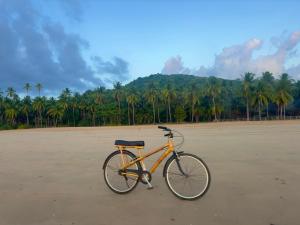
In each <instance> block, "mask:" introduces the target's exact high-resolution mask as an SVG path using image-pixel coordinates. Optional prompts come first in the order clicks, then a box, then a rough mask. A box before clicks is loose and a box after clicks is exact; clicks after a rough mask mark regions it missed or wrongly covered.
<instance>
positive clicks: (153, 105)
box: [152, 101, 155, 124]
mask: <svg viewBox="0 0 300 225" xmlns="http://www.w3.org/2000/svg"><path fill="white" fill-rule="evenodd" d="M152 107H153V124H155V104H154V101H153V102H152Z"/></svg>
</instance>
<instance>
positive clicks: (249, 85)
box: [242, 72, 255, 120]
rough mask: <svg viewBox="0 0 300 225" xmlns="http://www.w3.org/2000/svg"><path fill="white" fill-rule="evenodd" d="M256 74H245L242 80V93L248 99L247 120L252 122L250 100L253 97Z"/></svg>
mask: <svg viewBox="0 0 300 225" xmlns="http://www.w3.org/2000/svg"><path fill="white" fill-rule="evenodd" d="M254 77H255V74H253V73H249V72H248V73H245V74H244V76H243V80H242V92H243V96H244V98H245V99H246V111H247V120H250V112H249V111H250V108H249V107H250V99H251V95H252V89H253V81H254Z"/></svg>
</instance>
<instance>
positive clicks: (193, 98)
mask: <svg viewBox="0 0 300 225" xmlns="http://www.w3.org/2000/svg"><path fill="white" fill-rule="evenodd" d="M188 101H189V102H190V103H191V122H192V123H193V122H194V117H195V105H196V104H197V103H198V102H199V96H198V94H197V87H196V84H195V83H194V84H192V86H191V90H190V92H189V93H188Z"/></svg>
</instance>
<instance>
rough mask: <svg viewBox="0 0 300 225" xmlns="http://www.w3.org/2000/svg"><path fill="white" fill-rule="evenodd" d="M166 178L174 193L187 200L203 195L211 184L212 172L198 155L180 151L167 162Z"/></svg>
mask: <svg viewBox="0 0 300 225" xmlns="http://www.w3.org/2000/svg"><path fill="white" fill-rule="evenodd" d="M167 163H168V164H167V165H166V174H165V180H166V183H167V185H168V187H169V189H170V190H171V191H172V192H173V194H174V195H176V196H177V197H179V198H181V199H185V200H195V199H197V198H200V197H201V196H203V195H204V194H205V193H206V192H207V190H208V188H209V184H210V179H211V178H210V173H209V170H208V167H207V165H206V164H205V162H204V161H203V160H202V159H200V158H199V157H198V156H196V155H193V154H189V153H180V154H179V157H178V158H176V157H174V158H173V159H172V160H170V161H168V162H167Z"/></svg>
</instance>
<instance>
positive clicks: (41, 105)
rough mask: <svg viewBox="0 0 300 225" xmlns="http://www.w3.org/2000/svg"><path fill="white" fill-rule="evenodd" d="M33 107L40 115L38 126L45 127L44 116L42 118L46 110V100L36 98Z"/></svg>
mask: <svg viewBox="0 0 300 225" xmlns="http://www.w3.org/2000/svg"><path fill="white" fill-rule="evenodd" d="M32 107H33V109H34V110H35V111H36V112H37V114H38V121H39V122H38V123H37V125H38V126H40V127H42V126H43V116H42V112H43V110H44V109H45V99H44V98H41V97H36V98H35V99H34V100H33V103H32Z"/></svg>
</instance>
